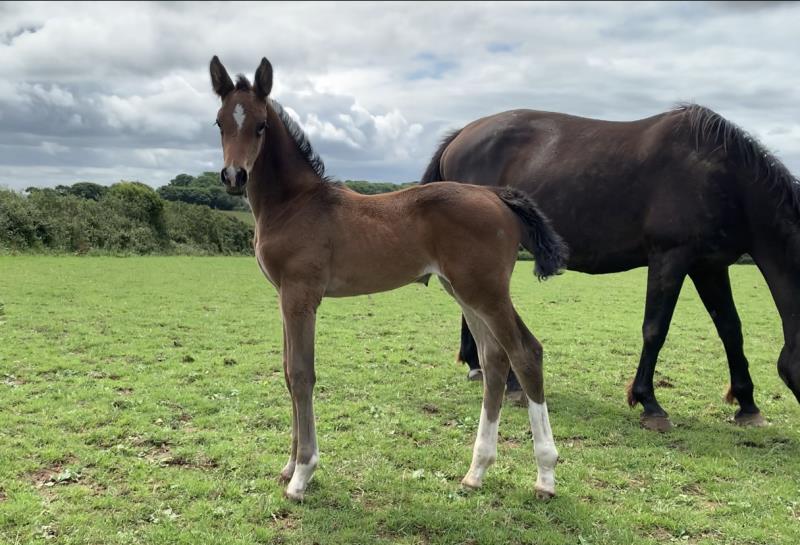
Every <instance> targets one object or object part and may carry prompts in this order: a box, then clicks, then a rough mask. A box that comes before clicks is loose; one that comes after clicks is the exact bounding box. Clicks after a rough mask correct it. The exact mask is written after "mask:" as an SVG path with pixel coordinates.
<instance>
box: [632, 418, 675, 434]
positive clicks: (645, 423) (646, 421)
mask: <svg viewBox="0 0 800 545" xmlns="http://www.w3.org/2000/svg"><path fill="white" fill-rule="evenodd" d="M639 423H640V424H641V425H642V427H643V428H644V429H646V430H650V431H658V432H662V433H663V432H666V431H669V430H671V429H672V422H670V421H669V417H668V416H665V415H657V414H642V416H641V418H640V419H639Z"/></svg>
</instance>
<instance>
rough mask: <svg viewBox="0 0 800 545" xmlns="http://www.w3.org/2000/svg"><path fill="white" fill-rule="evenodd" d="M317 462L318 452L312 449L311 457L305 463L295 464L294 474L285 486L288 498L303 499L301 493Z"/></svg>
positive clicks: (312, 474) (304, 489)
mask: <svg viewBox="0 0 800 545" xmlns="http://www.w3.org/2000/svg"><path fill="white" fill-rule="evenodd" d="M318 463H319V452H318V451H317V450H314V454H312V455H311V459H310V460H309V461H308V463H307V464H300V463H298V464H295V466H294V474H292V480H291V481H289V486H287V487H286V496H287V497H288V498H289V499H292V500H297V501H300V500H302V499H303V494H304V492H305V491H306V486H308V482H309V481H310V480H311V477H313V476H314V470H315V469H316V468H317V464H318Z"/></svg>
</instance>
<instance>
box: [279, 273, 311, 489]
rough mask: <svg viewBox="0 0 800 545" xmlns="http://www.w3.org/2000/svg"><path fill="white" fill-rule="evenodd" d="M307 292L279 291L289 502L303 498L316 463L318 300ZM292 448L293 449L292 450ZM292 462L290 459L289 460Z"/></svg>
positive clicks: (304, 290) (305, 290)
mask: <svg viewBox="0 0 800 545" xmlns="http://www.w3.org/2000/svg"><path fill="white" fill-rule="evenodd" d="M308 291H310V290H308V289H303V290H298V291H295V292H292V291H290V290H284V289H281V311H282V313H283V323H284V328H285V331H286V368H287V375H288V377H289V385H290V388H291V395H292V403H293V405H294V415H295V416H294V419H295V423H294V432H295V435H294V437H293V442H296V458H295V465H294V471H293V473H292V476H291V480H290V481H289V485H288V486H287V487H286V496H287V497H288V498H289V499H292V500H296V501H300V500H302V499H303V494H304V492H305V489H306V486H307V485H308V482H309V481H310V480H311V477H312V475H313V474H314V470H315V469H316V467H317V463H318V461H319V451H318V449H317V433H316V429H315V426H314V407H313V401H312V394H313V391H314V383H315V382H316V375H315V373H314V322H315V318H316V309H317V306H318V305H319V298H311V299H309V297H308ZM294 449H295V447H293V451H294ZM290 463H291V460H290Z"/></svg>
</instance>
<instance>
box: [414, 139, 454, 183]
mask: <svg viewBox="0 0 800 545" xmlns="http://www.w3.org/2000/svg"><path fill="white" fill-rule="evenodd" d="M460 133H461V129H458V130H455V131H453V132H450V133H447V134H446V135H445V136H444V138H442V143H441V144H439V147H438V148H437V149H436V153H434V154H433V157H431V162H430V163H428V168H426V169H425V174H423V175H422V178H420V180H419V183H420V185H421V184H429V183H431V182H441V181H442V180H444V178H442V169H441V166H440V163H441V161H442V154H443V153H444V150H445V149H447V146H449V145H450V142H452V141H453V140H455V139H456V136H458V135H459V134H460Z"/></svg>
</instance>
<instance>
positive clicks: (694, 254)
mask: <svg viewBox="0 0 800 545" xmlns="http://www.w3.org/2000/svg"><path fill="white" fill-rule="evenodd" d="M438 180H459V181H461V182H464V183H470V184H478V185H481V184H486V185H490V186H503V187H514V188H518V189H522V190H523V191H525V192H526V193H528V194H529V195H531V196H532V197H533V198H534V199H535V200H536V202H537V204H538V205H539V207H540V208H541V210H542V211H543V212H544V213H545V214H546V215H547V216H548V217H549V218H550V220H551V222H552V225H553V227H555V229H556V231H557V232H558V233H559V234H560V235H561V236H562V237H563V238H564V240H565V241H566V242H567V244H568V245H569V248H570V257H569V262H568V264H567V268H568V269H571V270H575V271H581V272H585V273H589V274H604V273H613V272H619V271H626V270H629V269H633V268H636V267H644V266H646V267H648V276H647V298H646V302H645V312H644V324H643V326H642V335H643V340H644V342H643V347H642V352H641V358H640V360H639V368H638V370H637V372H636V376H635V378H634V379H633V381H632V383H631V384H629V387H628V403H629V404H630V406H631V407H634V406H635V405H636V404H637V403H641V404H642V406H643V409H644V411H643V413H642V420H641V421H642V424H643V425H644V426H645V427H647V428H649V429H656V430H661V431H663V430H666V429H669V428H670V426H671V424H670V421H669V419H668V416H667V413H666V412H665V411H664V410H663V409H662V408H661V406H660V405H659V403H658V401H657V400H656V396H655V392H654V390H653V374H654V372H655V366H656V359H657V357H658V353H659V351H660V349H661V347H662V345H663V344H664V340H665V338H666V336H667V330H668V328H669V324H670V321H671V319H672V313H673V310H674V308H675V303H676V301H677V299H678V295H679V293H680V290H681V286H682V284H683V281H684V278H685V277H686V276H687V275H688V276H689V277H690V278H691V279H692V281H693V282H694V285H695V287H696V288H697V292H698V293H699V295H700V298H701V299H702V301H703V304H704V305H705V307H706V309H707V310H708V313H709V314H710V315H711V318H712V320H713V321H714V325H715V326H716V329H717V332H718V333H719V336H720V338H721V339H722V343H723V345H724V347H725V351H726V353H727V359H728V366H729V369H730V387H729V389H728V392H727V395H726V399H727V401H728V402H729V403H733V402H734V400H736V401H738V402H739V410H738V411H737V413H736V415H735V421H736V422H737V423H739V424H742V425H763V424H764V423H765V421H764V419H763V417H762V415H761V413H760V412H759V409H758V407H757V406H756V404H755V401H754V399H753V382H752V380H751V379H750V374H749V372H748V362H747V359H746V358H745V354H744V351H743V340H742V330H741V323H740V321H739V316H738V315H737V312H736V307H735V306H734V302H733V296H732V294H731V286H730V279H729V276H728V266H729V265H731V264H732V263H734V262H736V261H737V259H738V258H739V257H740V256H741V255H742V254H744V253H748V254H750V255H751V256H752V258H753V260H754V261H755V263H756V264H757V265H758V267H759V269H760V270H761V273H762V274H763V275H764V277H765V279H766V281H767V284H768V286H769V289H770V292H771V293H772V297H773V299H774V301H775V304H776V306H777V308H778V312H779V314H780V316H781V319H782V321H783V334H784V342H785V344H784V346H783V349H782V350H781V353H780V357H779V359H778V373H779V374H780V377H781V378H782V379H783V381H784V382H785V383H786V385H787V386H788V387H789V389H790V390H791V391H792V393H794V395H795V397H797V399H798V401H800V185H798V180H797V178H795V177H794V176H793V175H792V174H791V173H790V172H789V171H788V170H787V168H786V167H785V166H784V165H783V164H781V162H780V161H779V160H778V159H777V158H775V157H774V156H773V155H772V154H770V153H769V152H768V151H766V150H765V149H764V148H763V147H762V146H761V145H760V144H759V143H758V142H757V141H756V140H755V139H754V138H753V137H751V136H750V135H748V134H747V133H746V132H744V131H743V130H742V129H740V128H739V127H737V126H736V125H734V124H733V123H731V122H730V121H728V120H727V119H725V118H723V117H722V116H720V115H719V114H717V113H715V112H713V111H711V110H709V109H708V108H704V107H702V106H698V105H695V104H686V105H681V106H679V107H677V108H676V109H674V110H673V111H669V112H666V113H662V114H659V115H656V116H653V117H649V118H647V119H641V120H638V121H631V122H610V121H600V120H594V119H586V118H582V117H576V116H571V115H565V114H560V113H550V112H540V111H533V110H513V111H508V112H504V113H500V114H496V115H492V116H489V117H485V118H482V119H478V120H477V121H474V122H472V123H470V124H469V125H467V126H465V127H464V128H462V129H460V130H458V131H455V132H453V133H451V134H449V135H448V136H446V137H445V139H444V140H443V141H442V144H441V146H440V147H439V148H438V150H437V151H436V153H435V154H434V156H433V158H432V160H431V161H430V164H429V165H428V168H427V170H426V172H425V174H424V175H423V178H422V180H421V182H422V183H423V184H426V183H429V182H435V181H438ZM467 328H468V324H467V323H464V324H463V331H462V346H461V351H460V357H461V359H463V360H466V361H467V363H469V365H470V367H471V368H473V369H476V368H477V367H478V362H477V357H476V354H475V348H474V343H472V341H471V336H470V334H469V331H468V329H467Z"/></svg>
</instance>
